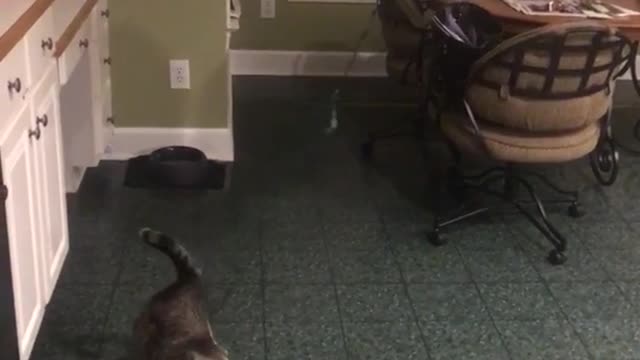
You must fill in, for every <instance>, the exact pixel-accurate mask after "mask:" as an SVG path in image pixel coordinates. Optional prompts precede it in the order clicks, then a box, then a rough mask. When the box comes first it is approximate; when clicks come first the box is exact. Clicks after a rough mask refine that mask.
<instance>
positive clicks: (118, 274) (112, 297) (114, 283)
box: [98, 220, 130, 357]
mask: <svg viewBox="0 0 640 360" xmlns="http://www.w3.org/2000/svg"><path fill="white" fill-rule="evenodd" d="M129 221H130V220H127V221H125V223H124V224H122V225H121V226H122V228H121V229H120V231H122V232H124V231H125V230H126V229H127V228H128V226H127V225H130V224H129ZM120 241H122V242H123V244H121V249H120V254H119V257H120V260H119V261H118V263H119V264H118V271H117V272H116V276H114V278H113V280H112V282H111V291H110V292H109V301H108V303H107V309H106V310H105V314H104V319H102V324H101V325H100V328H101V330H100V332H101V334H102V336H101V338H102V340H101V341H100V345H99V347H98V356H99V357H102V356H103V351H104V346H105V335H106V334H105V332H106V331H107V325H108V324H109V320H110V318H111V310H112V309H113V306H114V301H115V298H116V293H117V291H118V289H119V287H120V278H121V277H122V273H123V272H124V268H125V261H126V257H127V252H126V250H127V247H128V246H129V245H128V244H126V243H124V239H120Z"/></svg>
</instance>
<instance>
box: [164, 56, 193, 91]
mask: <svg viewBox="0 0 640 360" xmlns="http://www.w3.org/2000/svg"><path fill="white" fill-rule="evenodd" d="M169 73H170V77H171V88H172V89H190V88H191V77H190V74H189V60H170V61H169Z"/></svg>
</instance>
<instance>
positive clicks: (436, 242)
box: [427, 231, 447, 246]
mask: <svg viewBox="0 0 640 360" xmlns="http://www.w3.org/2000/svg"><path fill="white" fill-rule="evenodd" d="M427 239H428V240H429V242H430V243H431V244H432V245H433V246H442V245H444V244H446V243H447V239H446V238H445V237H444V236H442V235H441V234H440V232H438V231H432V232H430V233H429V234H428V235H427Z"/></svg>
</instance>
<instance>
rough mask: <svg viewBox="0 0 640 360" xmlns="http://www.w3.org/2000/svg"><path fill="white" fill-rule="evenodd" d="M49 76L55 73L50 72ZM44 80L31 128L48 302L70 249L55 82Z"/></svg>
mask: <svg viewBox="0 0 640 360" xmlns="http://www.w3.org/2000/svg"><path fill="white" fill-rule="evenodd" d="M51 74H55V73H54V72H53V71H52V72H51ZM51 80H52V81H45V82H44V83H43V85H45V87H44V88H43V89H42V90H41V91H38V93H36V95H35V96H34V100H36V101H40V103H39V104H37V105H36V107H35V109H36V110H35V119H34V120H33V121H32V123H34V126H38V127H39V128H40V132H41V137H40V140H38V141H37V148H38V165H39V166H38V174H39V178H38V185H39V188H40V194H41V201H40V206H41V207H40V214H41V216H42V222H41V224H42V232H41V234H42V240H41V241H42V252H43V256H42V258H43V263H44V264H43V270H44V274H43V277H44V282H45V286H44V288H45V289H44V291H45V296H46V300H47V302H48V301H49V299H50V298H51V295H52V293H53V289H54V288H55V284H56V282H57V280H58V277H59V276H60V271H61V270H62V265H63V263H64V259H65V257H66V255H67V252H68V249H69V242H68V239H69V236H68V229H67V210H66V208H67V205H66V197H65V189H64V178H63V176H64V175H63V174H64V172H63V166H64V161H63V154H62V146H61V136H62V134H61V130H60V110H59V100H58V85H57V83H56V82H55V81H53V80H54V79H51Z"/></svg>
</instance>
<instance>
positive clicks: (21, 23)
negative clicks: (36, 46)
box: [0, 0, 54, 61]
mask: <svg viewBox="0 0 640 360" xmlns="http://www.w3.org/2000/svg"><path fill="white" fill-rule="evenodd" d="M53 1H54V0H36V1H35V2H34V3H33V4H32V5H31V7H29V9H27V11H25V12H24V14H22V15H21V16H20V17H19V18H18V20H17V21H16V22H15V23H14V24H13V25H11V27H10V28H9V30H7V31H6V32H5V33H4V34H2V35H1V36H0V61H2V60H3V59H4V58H5V57H6V56H7V55H8V54H9V52H11V50H12V49H13V48H14V47H15V46H16V45H17V44H18V43H19V42H20V40H22V38H24V36H25V35H26V34H27V32H28V31H29V30H30V29H31V27H32V26H33V24H35V23H36V22H37V21H38V19H40V17H41V16H42V14H44V13H45V11H47V9H49V7H50V6H51V4H53Z"/></svg>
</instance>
